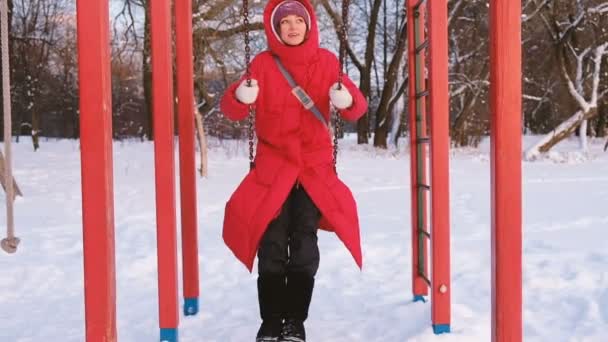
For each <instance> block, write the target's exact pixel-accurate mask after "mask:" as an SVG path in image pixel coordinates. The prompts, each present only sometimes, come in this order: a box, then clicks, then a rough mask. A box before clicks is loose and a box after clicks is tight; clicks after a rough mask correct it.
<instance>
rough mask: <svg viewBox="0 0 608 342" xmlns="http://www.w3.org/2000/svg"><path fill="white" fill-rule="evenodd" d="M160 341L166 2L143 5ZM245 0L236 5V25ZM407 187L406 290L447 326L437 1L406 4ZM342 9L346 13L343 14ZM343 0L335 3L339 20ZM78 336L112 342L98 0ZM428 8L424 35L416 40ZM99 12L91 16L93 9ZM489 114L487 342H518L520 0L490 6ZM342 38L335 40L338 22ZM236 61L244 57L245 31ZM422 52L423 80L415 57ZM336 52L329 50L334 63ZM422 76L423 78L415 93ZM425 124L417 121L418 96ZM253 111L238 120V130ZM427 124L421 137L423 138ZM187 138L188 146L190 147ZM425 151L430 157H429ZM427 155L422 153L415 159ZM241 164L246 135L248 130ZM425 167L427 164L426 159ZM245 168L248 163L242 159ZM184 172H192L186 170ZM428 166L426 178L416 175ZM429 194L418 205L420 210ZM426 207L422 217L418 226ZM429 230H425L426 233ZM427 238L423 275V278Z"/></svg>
mask: <svg viewBox="0 0 608 342" xmlns="http://www.w3.org/2000/svg"><path fill="white" fill-rule="evenodd" d="M150 6H151V8H150V12H151V19H152V20H151V22H152V25H151V26H152V65H153V82H154V85H153V87H154V122H155V125H154V129H155V131H154V133H155V157H156V163H155V168H156V170H155V171H156V186H157V192H156V194H157V195H156V196H157V198H156V203H157V218H158V227H157V228H158V235H157V238H158V254H159V258H158V260H159V261H158V267H159V316H160V338H161V341H168V342H174V341H177V325H178V313H177V306H178V305H177V271H176V264H177V257H176V235H175V194H174V190H173V189H174V187H173V180H174V170H173V154H172V151H173V140H172V135H173V121H172V117H173V112H172V101H171V99H172V91H173V90H172V88H171V84H172V75H171V54H170V49H171V44H170V43H171V40H170V38H171V36H170V33H171V27H170V22H171V21H170V13H171V7H170V1H169V0H152V1H151V2H150ZM247 6H248V5H247V0H243V9H244V13H245V14H246V15H245V23H246V24H247V21H248V17H247V13H248V12H247V8H248V7H247ZM405 6H406V9H407V13H408V25H410V26H409V29H408V35H409V60H410V61H411V62H412V63H410V66H409V71H410V75H411V77H410V93H409V96H410V103H411V104H412V106H410V128H411V129H412V131H411V132H412V134H411V146H412V148H411V153H412V154H411V163H412V164H411V171H412V172H411V177H412V178H411V180H412V182H411V184H412V193H411V196H412V257H413V261H412V276H413V277H412V282H413V284H412V289H413V294H414V300H420V299H423V298H424V296H426V295H428V294H429V289H430V295H431V305H432V322H433V329H434V331H435V332H436V333H442V332H448V331H449V330H450V324H451V322H450V298H451V284H450V259H449V253H450V252H449V191H448V189H449V177H448V170H449V163H448V149H449V134H448V120H449V118H448V116H449V106H448V80H447V76H448V64H447V62H448V44H447V39H448V35H447V3H446V1H445V0H407V1H406V3H405ZM345 8H346V9H345ZM347 9H348V0H344V3H343V16H344V19H345V18H346V17H347ZM77 11H78V51H79V73H80V75H79V76H80V106H81V145H82V152H81V158H82V189H83V230H84V258H85V296H86V299H85V309H86V338H87V341H89V342H91V341H116V340H117V336H116V321H115V319H116V308H115V266H114V263H115V261H114V222H113V202H112V198H113V196H112V191H113V190H112V186H113V184H112V155H111V154H112V146H111V144H112V140H111V133H110V132H111V105H110V101H111V97H110V72H109V39H108V32H109V29H108V15H107V14H108V12H109V11H108V0H78V2H77ZM175 12H176V13H175V15H176V20H175V23H176V36H177V37H176V41H177V43H178V44H177V59H178V72H177V74H178V82H179V86H178V93H179V116H180V120H179V122H180V129H179V131H180V171H181V175H182V176H181V180H182V182H181V184H180V186H181V194H182V199H181V200H182V233H183V234H184V235H183V238H182V241H183V243H184V245H183V246H182V249H183V250H184V253H185V254H184V256H183V260H184V294H185V297H186V299H185V304H186V305H185V308H184V312H185V314H186V315H188V314H195V313H196V312H197V311H198V307H197V305H198V274H197V269H198V265H197V261H196V255H197V252H196V206H195V199H196V197H195V194H194V193H189V191H191V192H194V189H195V186H194V176H193V173H194V161H193V160H190V159H189V158H193V156H194V153H193V150H192V149H193V143H192V144H191V140H189V139H193V134H194V132H193V128H192V127H191V126H189V125H191V124H192V122H193V117H192V110H191V105H192V102H193V101H192V93H193V91H192V60H191V56H192V50H191V49H192V41H191V38H192V34H191V33H192V27H191V14H192V13H191V1H188V0H184V1H177V2H176V3H175ZM427 13H428V18H429V25H428V27H427V29H428V31H427V32H428V34H429V37H428V39H425V38H424V36H425V16H426V14H427ZM100 14H101V15H100ZM490 23H491V27H490V32H491V36H490V40H491V54H490V55H491V109H492V132H491V138H492V147H491V151H492V152H491V160H492V161H491V165H492V196H491V198H492V341H494V342H497V341H500V342H503V341H504V342H506V341H510V342H512V341H515V342H517V341H521V340H522V316H521V311H522V287H521V281H522V277H521V136H520V124H521V3H519V2H516V1H501V0H491V1H490ZM341 38H342V41H343V39H344V38H345V31H344V27H343V28H342V37H341ZM245 39H246V47H245V53H246V59H247V61H248V60H249V54H250V51H249V44H248V34H247V33H246V35H245ZM427 49H428V57H429V66H428V71H429V77H428V83H427V82H425V80H426V77H425V76H424V75H425V73H424V65H425V58H424V55H423V53H424V52H425V51H426V50H427ZM344 58H345V57H344V52H343V51H342V48H341V62H342V63H343V59H344ZM425 83H427V84H428V88H426V85H425ZM427 97H428V99H429V101H430V102H429V104H430V112H431V115H430V120H429V122H430V130H428V129H427V126H426V108H425V107H426V98H427ZM252 126H253V115H250V127H252ZM427 131H428V133H427ZM191 145H192V146H191ZM429 148H430V153H429ZM429 155H430V160H427V158H428V157H429ZM250 161H251V162H253V136H252V129H250ZM427 164H428V165H427ZM252 166H253V165H252ZM189 172H192V176H190V174H189ZM428 173H430V182H429V181H428V180H427V178H428V177H427V174H428ZM429 198H430V207H429ZM428 214H430V216H431V222H430V223H429V222H428V217H427V216H428ZM429 227H430V229H429ZM428 240H430V244H431V254H432V258H431V260H432V261H431V266H432V267H431V268H430V271H431V275H430V277H429V276H428V271H429V267H428V265H427V264H428V259H429V258H428Z"/></svg>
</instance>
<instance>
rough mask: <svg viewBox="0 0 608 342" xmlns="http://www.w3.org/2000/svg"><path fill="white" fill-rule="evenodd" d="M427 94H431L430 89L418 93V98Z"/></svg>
mask: <svg viewBox="0 0 608 342" xmlns="http://www.w3.org/2000/svg"><path fill="white" fill-rule="evenodd" d="M425 96H429V91H428V90H425V91H422V92H419V93H416V99H419V98H421V97H425Z"/></svg>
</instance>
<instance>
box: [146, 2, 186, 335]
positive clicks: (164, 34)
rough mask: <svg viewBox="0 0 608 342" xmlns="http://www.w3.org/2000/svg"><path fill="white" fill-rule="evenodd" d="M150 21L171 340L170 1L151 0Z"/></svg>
mask: <svg viewBox="0 0 608 342" xmlns="http://www.w3.org/2000/svg"><path fill="white" fill-rule="evenodd" d="M150 22H151V37H152V38H151V40H152V99H153V104H152V108H153V115H154V171H155V176H156V230H157V232H156V239H157V247H156V248H157V253H158V260H157V261H158V297H159V298H158V304H159V305H158V306H159V308H158V313H159V319H160V322H159V323H160V329H161V340H170V341H172V340H174V339H175V340H176V339H177V336H176V335H177V326H178V324H179V314H178V304H177V234H176V231H175V230H176V228H175V220H176V218H175V217H176V214H175V166H174V165H175V159H174V152H173V151H174V146H173V132H174V126H173V63H172V58H171V56H172V54H171V3H170V1H169V0H152V1H150ZM163 336H164V338H163ZM174 337H175V338H174Z"/></svg>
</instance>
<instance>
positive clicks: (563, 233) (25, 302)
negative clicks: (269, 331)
mask: <svg viewBox="0 0 608 342" xmlns="http://www.w3.org/2000/svg"><path fill="white" fill-rule="evenodd" d="M534 139H535V138H534V137H532V138H526V140H525V145H529V143H531V142H533V141H534ZM24 141H26V142H22V143H20V144H14V145H13V146H14V148H15V153H14V154H15V157H14V159H15V160H14V165H15V169H16V170H15V175H16V178H17V180H18V182H19V184H20V186H21V189H22V190H23V193H24V194H25V197H24V198H20V199H19V200H18V201H17V203H16V205H15V209H16V229H17V236H19V237H20V238H21V239H22V243H21V245H20V247H19V251H18V253H17V254H16V255H11V256H9V255H6V254H0V341H7V342H33V341H35V342H48V341H62V342H71V341H74V342H82V341H84V303H83V264H82V226H81V195H80V161H79V146H78V142H77V141H68V140H61V141H46V142H44V141H43V142H42V149H41V150H39V151H38V152H35V153H34V152H33V151H32V149H31V144H30V143H29V141H27V140H25V139H24ZM212 145H213V146H212V148H211V151H210V156H209V157H210V166H209V172H210V177H209V178H208V179H199V180H198V181H197V187H198V198H199V202H198V218H199V219H198V222H199V239H200V241H199V253H200V284H201V313H200V314H199V315H198V316H195V317H187V318H185V317H182V318H181V325H180V341H183V342H194V341H196V342H199V341H239V342H241V341H253V337H254V334H255V332H256V330H257V328H258V324H259V318H258V308H257V297H256V286H255V273H254V274H249V273H248V272H247V271H246V269H245V268H244V267H243V266H242V265H241V264H240V263H239V262H237V260H236V259H235V258H234V257H233V256H232V254H231V253H230V251H229V250H228V249H227V248H226V247H225V246H224V244H223V242H222V239H221V226H222V225H221V223H222V218H223V207H224V203H225V201H226V200H227V199H228V197H229V196H230V193H231V192H232V191H233V190H234V188H235V187H236V185H237V184H238V182H239V181H240V179H241V178H242V176H243V175H244V173H245V172H246V171H247V167H248V164H247V158H246V156H245V154H244V152H243V151H244V150H245V143H242V142H241V143H240V144H234V143H229V142H224V143H220V142H218V141H212ZM602 145H603V144H602V141H599V140H596V141H591V144H590V148H591V151H590V153H589V154H588V155H582V154H580V153H578V152H575V150H576V147H577V142H576V141H574V140H572V141H567V142H564V143H562V144H561V145H560V146H558V147H557V148H556V151H557V152H556V153H553V154H552V155H550V156H549V157H547V158H545V159H543V160H539V161H535V162H526V163H524V164H523V168H524V181H523V190H524V191H523V193H524V212H523V214H524V216H523V217H524V333H525V340H526V341H550V342H555V341H597V342H601V341H608V337H607V336H606V334H607V333H608V248H607V247H608V232H607V231H606V229H607V227H608V209H607V208H606V206H608V153H605V152H602ZM342 147H343V151H342V153H341V156H340V162H339V174H340V175H341V177H342V178H343V179H344V181H345V182H346V183H347V184H348V185H349V186H351V189H352V190H353V193H354V195H355V198H356V199H357V201H358V205H359V210H360V216H361V218H360V219H361V227H362V232H361V233H362V244H363V253H364V269H363V271H362V272H360V271H359V270H358V269H357V267H356V266H355V264H354V262H353V260H352V259H351V257H350V256H349V254H348V253H347V251H346V249H345V248H343V247H342V245H341V243H340V242H339V241H338V240H337V238H336V237H335V236H334V235H332V234H329V233H320V239H319V240H320V245H321V246H320V248H321V267H320V270H319V273H318V276H317V286H316V289H315V293H314V297H313V304H312V307H311V314H310V319H309V320H308V321H307V328H308V331H307V332H308V335H309V340H310V341H312V342H339V341H349V342H350V341H366V342H367V341H450V342H451V341H489V340H490V329H491V321H490V314H491V312H490V291H491V288H490V163H489V155H488V150H489V146H488V142H487V141H486V142H484V144H482V146H481V147H480V148H478V149H466V150H456V151H453V152H452V154H451V171H450V174H451V221H452V246H451V248H452V289H453V293H452V300H453V303H452V333H451V334H446V335H440V336H435V335H433V333H432V330H431V326H430V305H429V303H426V304H423V303H413V302H412V294H411V287H410V273H411V269H410V267H411V265H410V263H411V261H410V224H409V222H410V213H409V205H410V201H409V186H410V185H409V173H408V170H409V166H408V165H409V164H408V163H409V158H408V156H407V151H401V152H400V153H398V154H395V153H394V152H391V151H380V152H378V151H375V150H374V149H372V148H370V147H368V146H366V147H361V146H356V144H354V142H352V140H351V141H347V142H343V143H342ZM114 156H115V164H114V165H115V169H114V175H115V178H114V182H115V222H116V224H115V225H116V268H117V299H118V302H117V315H118V317H117V320H118V336H119V340H120V341H134V342H142V341H158V323H157V299H156V298H157V290H156V286H157V282H156V235H155V209H154V187H153V184H154V173H153V146H152V144H151V143H138V142H124V143H123V142H116V143H115V144H114ZM0 202H1V203H0V204H2V206H4V204H3V203H4V199H3V198H2V199H0ZM0 222H5V212H4V210H1V211H0ZM2 229H4V224H2ZM3 234H4V233H2V235H3Z"/></svg>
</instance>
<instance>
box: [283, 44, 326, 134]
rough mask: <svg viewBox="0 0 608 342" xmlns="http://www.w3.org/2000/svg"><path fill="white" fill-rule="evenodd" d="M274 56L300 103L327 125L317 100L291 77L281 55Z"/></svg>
mask: <svg viewBox="0 0 608 342" xmlns="http://www.w3.org/2000/svg"><path fill="white" fill-rule="evenodd" d="M272 57H273V58H274V60H275V62H276V63H277V66H278V67H279V70H280V71H281V74H283V77H285V79H286V80H287V83H289V86H290V87H291V93H292V94H293V95H294V96H295V97H296V98H297V99H298V101H300V103H302V105H303V106H304V108H306V109H308V110H310V111H311V112H312V113H313V114H314V115H315V116H316V117H317V119H319V121H321V122H322V123H323V124H324V125H325V126H327V121H325V117H324V116H323V114H321V111H319V109H318V108H317V106H315V102H314V101H313V100H312V99H311V98H310V96H308V94H307V93H306V91H304V89H302V87H300V86H299V85H298V84H297V83H296V81H295V80H294V79H293V77H291V75H290V74H289V72H288V71H287V69H285V66H284V65H283V63H281V60H280V59H279V57H277V56H275V55H273V56H272Z"/></svg>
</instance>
